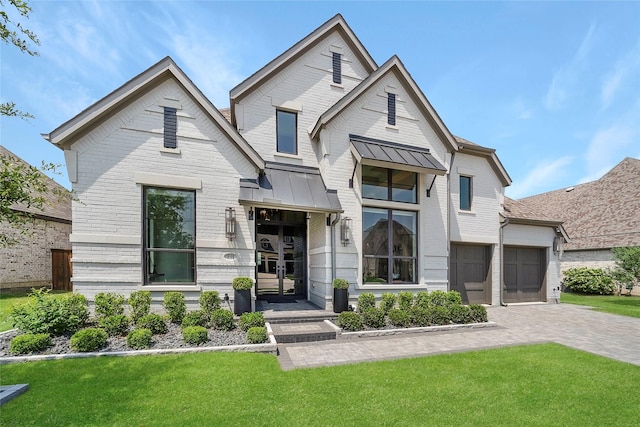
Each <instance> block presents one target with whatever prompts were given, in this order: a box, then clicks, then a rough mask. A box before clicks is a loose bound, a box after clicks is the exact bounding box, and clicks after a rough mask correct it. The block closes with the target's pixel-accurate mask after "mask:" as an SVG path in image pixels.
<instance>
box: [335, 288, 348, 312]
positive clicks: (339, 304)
mask: <svg viewBox="0 0 640 427" xmlns="http://www.w3.org/2000/svg"><path fill="white" fill-rule="evenodd" d="M347 310H349V289H336V288H333V312H334V313H342V312H343V311H347Z"/></svg>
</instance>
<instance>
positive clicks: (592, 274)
mask: <svg viewBox="0 0 640 427" xmlns="http://www.w3.org/2000/svg"><path fill="white" fill-rule="evenodd" d="M562 283H563V284H564V285H565V286H566V287H567V288H569V289H571V290H572V291H573V292H579V293H583V294H599V295H609V294H612V293H613V292H614V291H615V284H614V283H613V278H612V277H611V275H610V274H608V273H607V272H605V271H604V270H602V269H601V268H587V267H579V268H570V269H568V270H566V271H565V272H564V279H562Z"/></svg>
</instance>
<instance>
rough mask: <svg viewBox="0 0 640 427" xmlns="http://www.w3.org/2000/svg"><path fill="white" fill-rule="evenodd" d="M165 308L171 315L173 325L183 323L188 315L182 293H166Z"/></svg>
mask: <svg viewBox="0 0 640 427" xmlns="http://www.w3.org/2000/svg"><path fill="white" fill-rule="evenodd" d="M163 306H164V308H165V309H166V310H167V313H169V320H171V322H172V323H178V324H180V323H182V319H183V318H184V315H185V314H186V313H187V303H186V301H185V298H184V294H183V293H182V292H165V293H164V302H163Z"/></svg>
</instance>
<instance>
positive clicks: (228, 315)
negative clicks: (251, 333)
mask: <svg viewBox="0 0 640 427" xmlns="http://www.w3.org/2000/svg"><path fill="white" fill-rule="evenodd" d="M211 327H212V328H214V329H218V330H221V331H230V330H232V329H233V328H235V325H234V323H233V313H232V312H230V311H229V310H225V309H224V308H219V309H217V310H214V312H213V313H212V314H211Z"/></svg>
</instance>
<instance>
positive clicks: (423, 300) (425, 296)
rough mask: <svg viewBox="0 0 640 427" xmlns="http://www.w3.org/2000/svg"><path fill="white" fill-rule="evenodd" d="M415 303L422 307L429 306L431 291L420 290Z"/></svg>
mask: <svg viewBox="0 0 640 427" xmlns="http://www.w3.org/2000/svg"><path fill="white" fill-rule="evenodd" d="M414 305H416V306H418V307H422V308H427V307H429V292H418V293H417V294H416V299H415V302H414Z"/></svg>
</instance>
